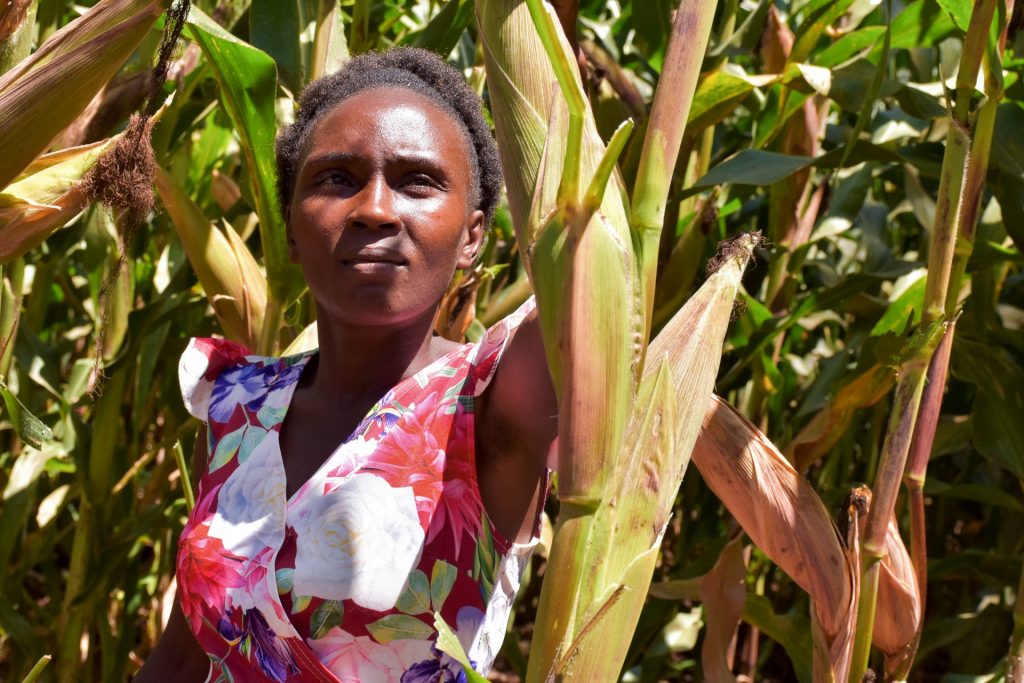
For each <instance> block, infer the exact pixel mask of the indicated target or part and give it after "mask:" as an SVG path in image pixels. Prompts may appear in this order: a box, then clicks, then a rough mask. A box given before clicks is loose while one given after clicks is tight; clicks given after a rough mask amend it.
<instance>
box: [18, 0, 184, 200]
mask: <svg viewBox="0 0 1024 683" xmlns="http://www.w3.org/2000/svg"><path fill="white" fill-rule="evenodd" d="M164 4H165V3H164V0H113V1H111V2H101V3H99V4H97V5H96V6H95V7H93V8H92V9H91V10H90V11H89V12H87V13H86V14H85V15H83V16H82V17H81V18H79V19H77V20H75V21H73V22H71V23H70V24H68V25H67V26H66V27H65V28H63V29H61V30H60V31H58V32H57V33H55V34H54V35H53V36H52V37H51V38H50V40H48V41H47V42H46V43H45V44H44V45H43V46H42V47H41V48H40V49H39V50H37V51H36V52H35V53H34V54H33V55H32V56H31V57H29V58H28V59H27V60H25V61H24V62H22V63H21V64H19V65H18V66H16V67H14V68H13V69H11V70H10V71H9V72H7V73H6V74H4V76H3V77H2V78H0V187H6V186H7V185H8V183H10V182H11V181H12V180H14V178H15V177H16V176H17V175H18V174H19V173H21V172H22V170H23V169H24V168H25V167H26V166H28V165H29V163H31V162H32V160H33V159H35V158H36V157H37V156H38V155H39V154H40V153H42V152H43V151H45V150H46V148H47V147H49V146H50V143H51V141H52V140H53V139H54V138H55V137H56V136H57V134H58V133H60V132H61V131H62V130H63V129H64V128H65V127H67V126H68V124H70V123H71V122H72V121H74V119H75V118H76V117H77V116H78V115H79V114H80V113H81V112H82V110H83V109H85V107H86V106H87V105H88V104H89V102H90V101H91V100H92V98H93V96H95V95H96V93H97V92H99V90H100V88H102V87H103V86H104V84H106V83H107V81H109V80H110V78H111V77H112V76H113V75H114V74H115V73H116V72H117V70H118V69H120V68H121V65H122V64H123V63H124V62H125V60H126V59H128V57H129V55H131V53H132V51H134V50H135V48H136V47H137V46H138V44H139V43H140V42H141V41H142V39H143V38H144V37H145V35H146V33H148V32H149V30H150V27H151V26H152V25H153V22H154V21H155V20H156V17H157V16H158V15H159V14H160V12H161V11H162V6H163V5H164Z"/></svg>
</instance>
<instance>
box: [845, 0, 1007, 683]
mask: <svg viewBox="0 0 1024 683" xmlns="http://www.w3.org/2000/svg"><path fill="white" fill-rule="evenodd" d="M998 1H999V0H980V1H979V2H978V3H976V4H975V6H974V9H973V11H972V13H971V20H970V24H969V26H968V30H967V37H966V40H965V41H964V45H963V49H962V51H961V54H960V68H959V72H958V74H957V80H956V90H955V97H956V99H955V101H954V103H953V106H952V111H951V112H950V122H949V123H950V125H949V130H948V133H947V136H946V148H945V153H944V155H943V160H942V171H941V174H940V180H939V191H938V201H937V203H936V207H935V224H934V226H933V228H932V232H931V247H930V251H929V254H928V277H927V280H926V282H925V297H924V310H923V313H922V316H921V326H920V329H919V331H918V332H917V334H916V337H917V341H916V343H914V344H912V345H911V346H912V347H916V348H912V349H911V350H910V353H908V354H907V355H906V359H907V360H906V362H905V363H904V364H903V365H902V367H901V376H900V379H899V382H898V384H897V387H896V395H895V399H894V402H893V413H892V418H891V420H890V422H889V426H888V430H887V433H886V437H885V442H884V444H883V446H882V455H881V459H880V462H879V469H878V473H877V475H876V478H875V483H874V486H873V487H872V492H873V497H874V503H873V506H872V509H871V511H870V512H869V514H868V519H867V525H866V531H865V536H864V542H863V551H864V552H863V559H862V566H861V595H860V600H859V605H858V619H857V636H856V642H855V647H854V659H853V666H852V667H851V669H850V678H849V680H850V682H851V683H859V681H860V680H861V679H862V678H863V676H864V673H865V672H866V671H867V664H868V655H869V654H870V645H871V641H872V630H873V628H874V613H875V606H876V601H877V596H878V589H879V580H880V576H879V573H880V571H881V567H880V566H879V560H882V559H883V558H884V557H885V556H886V545H885V536H886V533H887V528H888V522H889V518H890V517H891V516H892V514H893V509H894V507H895V504H896V495H897V493H898V491H899V485H900V481H901V480H902V478H903V476H904V470H905V468H906V465H907V460H908V456H909V452H910V446H911V439H912V436H913V434H914V430H915V424H916V422H917V417H918V413H919V411H920V407H921V399H922V394H923V391H924V382H925V377H926V374H927V371H928V367H929V364H930V362H931V359H932V355H933V353H934V351H935V348H936V346H937V344H938V342H939V340H940V338H941V336H942V335H943V334H944V333H945V329H944V328H945V325H944V321H945V320H947V319H948V313H947V302H948V300H949V297H950V288H951V284H950V283H951V280H952V278H953V272H954V262H955V256H956V247H957V238H958V235H959V234H960V231H961V225H962V219H963V217H964V216H963V204H964V201H965V187H966V181H967V180H968V177H969V168H970V155H971V137H972V125H973V120H974V112H972V96H973V93H974V84H975V83H976V82H977V79H978V72H979V70H980V68H981V63H982V59H983V55H984V54H985V52H986V47H987V43H988V37H989V33H990V29H991V27H992V20H993V18H994V16H995V10H996V5H997V4H998ZM972 230H973V227H972ZM954 286H956V287H958V286H959V283H955V284H954Z"/></svg>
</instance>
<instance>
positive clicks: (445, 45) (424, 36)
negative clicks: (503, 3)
mask: <svg viewBox="0 0 1024 683" xmlns="http://www.w3.org/2000/svg"><path fill="white" fill-rule="evenodd" d="M472 20H473V3H472V2H471V1H470V0H448V2H446V3H445V5H444V7H442V8H441V11H440V12H438V13H437V14H436V15H435V16H434V18H433V19H431V20H430V23H429V24H427V25H426V26H425V27H423V30H421V31H416V32H414V33H411V34H409V35H408V36H406V37H405V38H404V39H403V40H402V44H403V45H414V46H416V47H422V48H423V49H425V50H430V51H432V52H436V53H437V54H439V55H441V56H442V57H443V56H445V55H448V54H451V51H452V50H454V49H455V46H456V45H457V44H458V42H459V38H460V37H461V36H462V34H463V32H464V31H465V30H466V27H467V26H469V22H470V21H472Z"/></svg>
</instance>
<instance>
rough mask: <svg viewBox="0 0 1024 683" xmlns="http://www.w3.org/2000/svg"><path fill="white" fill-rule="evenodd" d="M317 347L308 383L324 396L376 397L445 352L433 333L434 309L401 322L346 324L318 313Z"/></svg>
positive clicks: (443, 344) (335, 399)
mask: <svg viewBox="0 0 1024 683" xmlns="http://www.w3.org/2000/svg"><path fill="white" fill-rule="evenodd" d="M317 337H318V339H319V344H320V351H319V357H318V359H317V365H316V376H315V377H314V378H313V379H312V384H311V385H310V388H311V389H312V390H313V392H314V393H315V394H316V395H318V396H320V397H322V398H324V399H331V400H334V401H337V400H351V399H353V398H360V397H365V396H376V397H379V396H380V395H382V394H383V393H384V392H385V391H387V390H388V389H390V388H391V387H393V386H394V385H396V384H398V382H400V381H401V380H403V379H405V378H406V377H409V376H411V375H414V374H415V373H416V372H418V371H419V370H421V369H422V368H424V367H426V366H427V365H429V364H430V363H431V362H433V361H434V360H435V359H436V358H438V357H439V356H440V355H442V354H443V353H444V351H445V350H446V349H445V348H444V347H448V346H449V345H450V342H449V343H445V342H444V341H443V340H440V339H438V338H435V337H434V336H433V315H425V316H423V317H422V318H421V319H417V320H414V321H412V322H410V323H408V324H405V325H402V326H401V327H382V326H374V327H366V326H357V325H349V324H346V323H343V322H339V321H337V320H331V319H330V318H329V317H328V316H318V322H317Z"/></svg>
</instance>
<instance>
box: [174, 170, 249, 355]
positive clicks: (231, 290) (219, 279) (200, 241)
mask: <svg viewBox="0 0 1024 683" xmlns="http://www.w3.org/2000/svg"><path fill="white" fill-rule="evenodd" d="M155 180H156V189H157V192H159V194H160V199H161V201H162V202H163V204H164V208H166V209H167V214H168V215H169V216H170V218H171V222H172V223H173V224H174V229H175V231H176V232H177V233H178V237H179V238H180V239H181V243H182V245H183V246H184V247H185V254H186V255H187V256H188V260H189V262H190V263H191V264H192V268H193V269H194V270H195V273H196V276H197V277H198V278H199V283H200V284H201V285H202V286H203V290H204V291H205V292H206V296H207V298H208V299H209V300H210V305H211V306H213V310H214V312H215V313H216V314H217V318H218V319H219V320H220V323H221V327H222V328H223V330H224V335H225V336H226V337H227V338H228V339H231V340H232V341H237V342H239V343H241V344H244V345H245V346H247V347H248V348H250V349H254V348H256V346H257V343H258V341H259V334H260V330H261V329H262V325H263V316H264V313H265V311H266V307H267V285H266V281H267V280H266V277H265V276H264V275H263V272H262V271H261V270H260V268H259V265H258V264H257V263H256V259H255V258H253V256H252V254H251V253H250V252H249V249H248V248H247V247H246V246H245V243H244V242H242V240H241V238H240V237H238V235H237V234H236V233H235V231H234V230H232V229H231V226H230V225H225V229H224V232H221V231H220V230H218V229H217V228H216V227H214V226H213V225H212V224H211V223H210V221H209V219H207V218H206V216H204V215H203V213H202V211H201V210H200V209H199V207H198V206H196V205H195V203H194V202H192V200H191V199H189V197H188V195H186V194H185V192H184V191H183V190H182V189H181V188H180V187H179V186H178V185H177V183H175V182H174V180H173V179H172V178H171V177H170V176H169V175H168V174H167V172H166V171H164V170H163V169H162V168H160V167H157V170H156V176H155Z"/></svg>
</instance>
